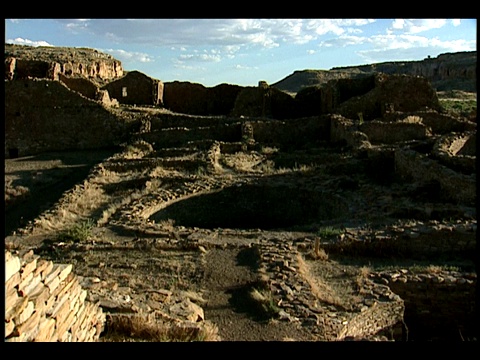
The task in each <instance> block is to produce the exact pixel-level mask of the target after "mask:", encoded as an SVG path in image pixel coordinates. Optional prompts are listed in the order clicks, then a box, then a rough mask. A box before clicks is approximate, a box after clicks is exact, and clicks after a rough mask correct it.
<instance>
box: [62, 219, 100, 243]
mask: <svg viewBox="0 0 480 360" xmlns="http://www.w3.org/2000/svg"><path fill="white" fill-rule="evenodd" d="M94 225H95V223H94V221H93V220H91V219H88V220H86V221H82V222H81V223H80V224H76V225H74V226H72V227H70V228H68V229H66V230H64V231H62V232H60V234H58V236H57V240H58V241H63V242H68V241H73V242H75V243H78V242H84V241H86V240H88V239H89V238H90V236H91V235H92V228H93V227H94Z"/></svg>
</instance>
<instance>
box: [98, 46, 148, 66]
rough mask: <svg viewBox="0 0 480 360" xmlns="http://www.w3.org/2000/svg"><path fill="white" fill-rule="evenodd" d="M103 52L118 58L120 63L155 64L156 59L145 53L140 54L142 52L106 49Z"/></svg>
mask: <svg viewBox="0 0 480 360" xmlns="http://www.w3.org/2000/svg"><path fill="white" fill-rule="evenodd" d="M99 50H100V51H102V52H105V53H107V54H110V55H112V56H113V57H115V58H118V60H120V61H122V62H123V61H126V62H127V61H128V62H136V61H138V62H142V63H149V62H153V61H154V59H153V58H152V57H151V56H149V55H148V54H145V53H140V52H132V51H125V50H116V49H106V50H101V49H99Z"/></svg>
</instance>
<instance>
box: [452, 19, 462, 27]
mask: <svg viewBox="0 0 480 360" xmlns="http://www.w3.org/2000/svg"><path fill="white" fill-rule="evenodd" d="M461 23H462V20H460V19H452V25H453V26H459V25H460V24H461Z"/></svg>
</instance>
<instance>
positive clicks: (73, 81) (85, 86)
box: [58, 74, 99, 100]
mask: <svg viewBox="0 0 480 360" xmlns="http://www.w3.org/2000/svg"><path fill="white" fill-rule="evenodd" d="M58 79H59V80H60V81H61V82H63V83H64V84H65V85H66V86H67V87H68V88H69V89H70V90H73V91H76V92H78V93H80V94H82V95H83V96H85V97H87V98H89V99H92V100H96V99H97V94H98V91H99V88H98V86H97V85H96V84H94V83H93V82H92V81H90V80H88V79H86V78H82V77H68V76H65V75H63V74H60V75H59V77H58Z"/></svg>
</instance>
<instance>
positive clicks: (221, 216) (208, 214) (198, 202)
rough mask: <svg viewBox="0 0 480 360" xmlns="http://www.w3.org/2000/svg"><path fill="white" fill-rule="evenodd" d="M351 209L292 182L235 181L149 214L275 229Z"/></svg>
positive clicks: (182, 221) (180, 221) (199, 223)
mask: <svg viewBox="0 0 480 360" xmlns="http://www.w3.org/2000/svg"><path fill="white" fill-rule="evenodd" d="M347 213H348V204H347V203H346V201H345V200H343V199H342V198H340V197H339V196H337V195H333V194H328V193H323V192H319V191H314V190H309V189H301V188H300V189H299V188H297V187H295V186H290V185H283V184H282V185H234V186H230V187H227V188H224V189H222V190H218V191H214V192H210V193H206V194H201V195H197V196H193V197H189V198H187V199H183V200H179V201H176V202H174V203H172V204H170V205H168V206H167V207H165V208H163V209H162V210H160V211H158V212H156V213H154V214H153V215H151V216H150V219H151V220H154V221H156V222H159V221H164V220H174V221H175V224H176V225H179V226H186V227H200V228H210V229H214V228H238V229H275V228H289V227H293V226H302V225H308V224H312V223H318V222H320V221H324V220H331V219H336V218H339V217H341V216H344V215H346V214H347Z"/></svg>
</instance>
